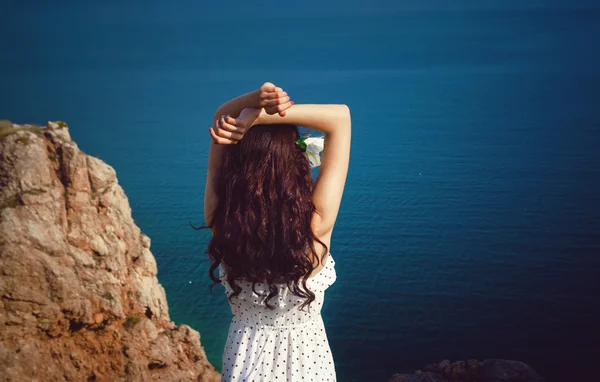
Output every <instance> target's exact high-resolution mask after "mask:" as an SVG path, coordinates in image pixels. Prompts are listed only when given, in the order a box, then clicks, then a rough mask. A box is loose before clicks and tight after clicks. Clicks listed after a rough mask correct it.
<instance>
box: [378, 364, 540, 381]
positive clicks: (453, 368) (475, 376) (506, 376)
mask: <svg viewBox="0 0 600 382" xmlns="http://www.w3.org/2000/svg"><path fill="white" fill-rule="evenodd" d="M388 382H544V378H542V377H540V375H539V374H537V373H536V372H535V371H534V370H533V369H532V368H531V367H529V366H528V365H526V364H524V363H523V362H519V361H509V360H505V359H486V360H485V361H478V360H476V359H471V360H468V361H456V362H452V363H451V362H450V361H448V360H444V361H442V362H440V363H433V364H430V365H427V366H426V367H425V368H423V369H422V370H417V371H416V372H415V373H412V374H394V375H393V376H392V378H390V379H389V381H388Z"/></svg>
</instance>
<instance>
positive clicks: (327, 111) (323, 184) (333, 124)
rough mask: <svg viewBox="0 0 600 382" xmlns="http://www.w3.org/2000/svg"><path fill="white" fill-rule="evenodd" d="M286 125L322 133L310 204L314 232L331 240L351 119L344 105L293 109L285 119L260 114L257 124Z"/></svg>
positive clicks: (345, 166) (347, 158) (347, 154)
mask: <svg viewBox="0 0 600 382" xmlns="http://www.w3.org/2000/svg"><path fill="white" fill-rule="evenodd" d="M275 123H285V124H293V125H300V126H304V127H307V128H310V129H314V130H317V131H320V132H323V133H325V145H324V149H323V152H322V154H321V167H320V168H319V174H318V176H317V180H316V182H315V188H314V191H313V197H312V201H313V204H314V205H315V208H316V214H315V216H314V218H313V231H314V233H315V235H317V236H319V237H326V236H330V235H331V232H332V231H333V226H334V225H335V221H336V219H337V215H338V211H339V208H340V204H341V201H342V194H343V192H344V186H345V183H346V176H347V174H348V165H349V162H350V138H351V119H350V109H349V108H348V106H346V105H293V106H291V107H290V108H289V109H287V113H286V115H285V116H283V117H282V116H280V115H269V114H267V113H265V112H264V111H263V112H261V113H260V114H259V116H258V118H257V119H256V121H255V122H254V125H256V124H275Z"/></svg>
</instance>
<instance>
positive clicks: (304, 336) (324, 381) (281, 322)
mask: <svg viewBox="0 0 600 382" xmlns="http://www.w3.org/2000/svg"><path fill="white" fill-rule="evenodd" d="M220 274H221V280H222V281H223V286H224V287H225V291H226V293H227V294H230V293H231V292H232V290H231V287H230V286H229V285H228V284H227V281H226V279H225V277H224V270H223V268H221V269H220ZM336 278H337V275H336V272H335V262H334V260H333V257H332V256H331V254H329V255H328V256H327V260H326V263H325V266H324V267H323V269H321V271H319V272H318V273H317V274H316V275H315V276H314V277H312V278H310V279H309V280H308V281H307V284H308V287H309V289H310V290H311V291H313V293H315V297H316V299H315V301H313V302H312V304H311V305H310V309H307V308H304V310H300V309H299V307H300V305H301V304H302V303H303V302H304V300H303V299H302V298H299V297H297V296H294V295H293V294H292V293H291V292H289V290H288V287H287V286H286V285H283V284H281V285H278V288H279V295H278V297H276V298H275V299H273V300H271V301H276V303H275V306H276V308H275V309H274V310H269V309H266V308H265V305H264V297H265V296H266V294H268V286H267V285H266V284H257V285H256V288H255V289H256V292H257V293H255V292H254V291H252V283H246V282H238V285H240V286H241V287H242V292H241V293H240V295H239V296H237V297H236V298H234V299H233V301H230V305H231V312H232V313H233V319H232V321H231V325H230V327H229V335H228V337H227V343H226V344H225V350H224V351H223V368H222V379H221V381H223V382H263V381H269V382H272V381H276V382H279V381H281V382H284V381H285V382H310V381H315V382H316V381H319V382H333V381H336V373H335V367H334V362H333V356H332V354H331V349H330V347H329V342H328V340H327V335H326V332H325V326H324V323H323V318H322V316H321V308H322V306H323V300H324V295H325V290H326V289H327V288H329V286H331V285H332V284H333V283H334V282H335V280H336Z"/></svg>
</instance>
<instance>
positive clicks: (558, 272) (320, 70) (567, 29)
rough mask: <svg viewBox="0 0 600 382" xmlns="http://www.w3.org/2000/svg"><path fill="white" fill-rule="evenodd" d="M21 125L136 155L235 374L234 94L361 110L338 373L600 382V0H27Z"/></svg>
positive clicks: (15, 80)
mask: <svg viewBox="0 0 600 382" xmlns="http://www.w3.org/2000/svg"><path fill="white" fill-rule="evenodd" d="M3 4H4V5H3V6H2V7H3V12H2V22H1V23H0V33H1V36H2V37H0V51H1V52H2V59H0V84H1V88H0V89H1V92H0V119H9V120H11V121H13V122H15V123H38V124H45V123H46V122H47V121H49V120H63V121H65V122H66V123H67V124H68V125H69V126H70V132H71V135H72V137H73V139H74V140H75V141H76V142H77V144H78V145H79V147H80V148H81V149H82V150H83V151H84V152H86V153H87V154H90V155H93V156H96V157H99V158H101V159H102V160H104V161H105V162H106V163H108V164H109V165H111V166H112V167H114V168H115V169H116V171H117V176H118V180H119V183H120V184H121V186H122V187H123V188H124V190H125V192H126V194H127V196H128V198H129V202H130V204H131V207H132V210H133V218H134V219H135V222H136V223H137V224H138V225H139V226H140V228H141V229H142V231H143V232H144V233H145V234H147V235H148V236H150V238H151V239H152V247H151V250H152V252H153V254H154V256H155V257H156V260H157V263H158V279H159V281H160V283H161V284H162V285H163V286H164V288H165V290H166V294H167V299H168V303H169V311H170V316H171V319H172V320H173V321H175V322H176V323H177V324H186V325H189V326H191V327H192V328H194V329H196V330H198V331H199V332H200V334H201V343H202V345H203V347H204V349H205V351H206V354H207V356H208V359H209V360H210V362H212V363H213V364H214V365H215V367H217V368H220V365H221V356H222V354H223V348H224V345H225V339H226V336H227V330H228V326H229V322H230V318H231V311H230V309H229V306H228V303H227V300H226V298H225V294H224V292H223V288H222V287H220V286H216V287H215V288H214V289H213V293H212V294H211V292H210V290H209V287H210V285H211V281H210V279H209V278H208V266H209V263H208V260H207V257H206V254H205V253H204V252H205V250H206V247H207V243H208V241H209V240H210V232H209V231H207V230H203V231H195V230H193V229H192V228H191V226H190V224H193V225H196V226H197V225H202V224H204V215H203V197H204V184H205V177H206V168H207V156H208V146H209V135H208V132H207V128H208V126H209V125H210V123H211V117H212V115H213V113H214V111H215V110H216V109H217V107H218V106H219V105H220V104H222V103H223V102H225V101H227V100H228V99H230V98H233V97H235V96H237V95H240V94H242V93H246V92H249V91H252V90H254V89H256V88H258V87H259V86H260V85H261V84H262V83H264V82H266V81H270V82H273V83H275V84H276V85H278V86H281V87H282V88H283V89H285V90H286V91H287V92H288V93H289V94H290V95H291V97H292V100H294V101H295V102H296V103H343V104H347V105H348V106H349V107H350V110H351V114H352V128H353V135H352V151H351V159H350V168H349V173H348V179H347V183H346V187H345V192H344V196H343V200H342V204H341V209H340V212H339V216H338V220H337V223H336V226H335V230H334V232H333V237H332V243H331V248H330V249H331V253H332V256H333V257H334V258H335V260H336V268H337V269H336V270H337V275H338V279H337V281H336V283H335V284H334V285H333V286H332V287H330V288H329V290H328V291H327V294H326V302H325V306H324V308H323V317H324V321H325V325H326V330H327V336H328V338H329V341H330V345H331V349H332V353H333V356H334V360H335V366H336V370H337V374H338V380H339V381H342V382H346V381H386V380H387V379H388V378H389V377H390V376H391V375H392V374H394V373H404V372H412V371H413V370H414V369H418V368H421V367H424V366H425V365H427V364H429V363H433V362H439V361H441V360H444V359H448V360H450V361H456V360H465V359H471V358H477V359H487V358H502V359H510V360H519V361H522V362H525V363H527V364H529V365H530V366H531V367H533V368H534V369H535V370H536V371H537V372H539V373H540V374H541V375H542V376H544V377H545V378H546V380H547V381H593V380H597V379H596V378H597V377H598V372H597V366H596V364H597V360H598V356H599V355H600V329H599V326H600V301H599V299H600V280H599V273H600V5H599V4H598V3H594V2H582V1H579V2H577V1H575V2H573V1H561V0H554V1H533V0H532V1H519V2H517V1H513V0H507V1H487V2H477V1H470V0H458V1H455V2H444V1H436V0H428V1H404V2H400V1H391V0H390V1H384V0H375V1H369V2H361V1H358V0H349V1H341V0H322V1H306V2H290V3H288V2H281V3H279V2H272V1H271V2H265V1H256V2H243V1H229V2H218V4H209V2H207V1H180V2H178V1H175V2H159V1H113V0H109V1H104V2H99V1H86V2H76V1H56V2H42V1H20V2H17V1H7V2H3Z"/></svg>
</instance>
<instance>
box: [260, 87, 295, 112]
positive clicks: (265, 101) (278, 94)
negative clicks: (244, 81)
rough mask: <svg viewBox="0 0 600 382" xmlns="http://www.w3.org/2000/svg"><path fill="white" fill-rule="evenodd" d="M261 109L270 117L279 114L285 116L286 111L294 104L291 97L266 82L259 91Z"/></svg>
mask: <svg viewBox="0 0 600 382" xmlns="http://www.w3.org/2000/svg"><path fill="white" fill-rule="evenodd" d="M259 93H260V95H259V97H260V98H259V99H260V107H261V108H264V109H265V112H266V113H267V114H269V115H273V114H279V115H280V116H282V117H284V116H285V111H286V110H287V109H289V108H290V107H291V106H292V105H293V104H294V102H292V101H290V97H289V96H288V94H287V93H286V92H284V91H283V89H282V88H279V87H277V86H275V85H273V84H272V83H270V82H265V83H264V84H263V86H261V87H260V89H259Z"/></svg>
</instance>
